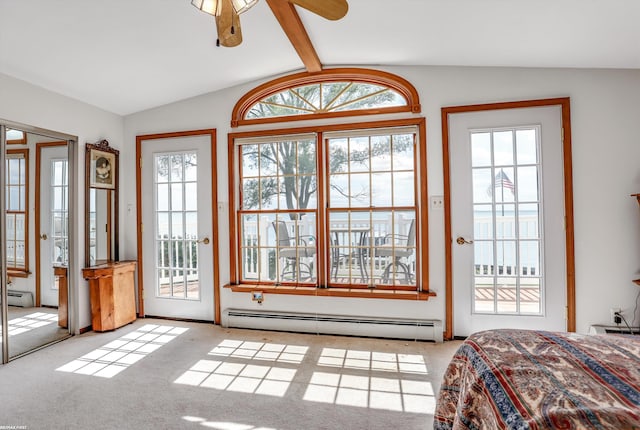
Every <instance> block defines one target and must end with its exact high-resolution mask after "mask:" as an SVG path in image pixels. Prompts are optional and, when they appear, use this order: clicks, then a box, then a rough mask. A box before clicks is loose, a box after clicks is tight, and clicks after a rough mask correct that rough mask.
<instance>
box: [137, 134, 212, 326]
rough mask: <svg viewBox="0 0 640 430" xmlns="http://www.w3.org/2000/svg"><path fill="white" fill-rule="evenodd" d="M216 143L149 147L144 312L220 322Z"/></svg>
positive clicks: (197, 139) (202, 140)
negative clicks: (216, 291)
mask: <svg viewBox="0 0 640 430" xmlns="http://www.w3.org/2000/svg"><path fill="white" fill-rule="evenodd" d="M212 145H213V144H212V138H211V135H209V134H202V135H186V136H177V137H170V138H157V139H150V140H145V141H143V144H142V170H141V177H142V183H141V200H142V223H143V226H142V227H143V228H142V246H143V250H142V265H141V266H142V274H143V285H144V297H143V300H144V312H145V314H147V315H151V316H161V317H171V318H188V319H197V320H203V321H213V320H214V309H215V304H214V261H213V255H214V251H213V245H214V236H213V234H214V233H215V232H214V230H213V207H212V175H215V170H213V169H212V153H211V151H212V149H214V148H212Z"/></svg>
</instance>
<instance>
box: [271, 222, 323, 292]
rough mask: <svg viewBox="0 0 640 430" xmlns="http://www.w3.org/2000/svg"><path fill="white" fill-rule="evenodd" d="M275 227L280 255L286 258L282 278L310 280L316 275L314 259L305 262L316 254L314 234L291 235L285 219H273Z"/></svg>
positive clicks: (281, 273)
mask: <svg viewBox="0 0 640 430" xmlns="http://www.w3.org/2000/svg"><path fill="white" fill-rule="evenodd" d="M272 225H273V229H274V230H275V232H276V239H277V243H278V257H279V258H281V259H284V265H283V267H282V270H281V272H280V278H281V279H286V278H289V280H291V281H302V280H308V279H311V278H313V277H314V273H313V259H312V260H311V261H310V262H305V261H304V259H309V258H313V256H314V255H315V254H316V246H315V243H312V242H315V237H314V236H298V241H297V243H296V240H295V237H291V236H289V229H288V228H287V224H286V223H285V222H284V221H273V222H272Z"/></svg>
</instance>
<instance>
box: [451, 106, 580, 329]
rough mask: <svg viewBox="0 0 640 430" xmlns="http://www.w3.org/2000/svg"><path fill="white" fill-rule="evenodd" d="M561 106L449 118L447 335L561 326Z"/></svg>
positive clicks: (563, 281)
mask: <svg viewBox="0 0 640 430" xmlns="http://www.w3.org/2000/svg"><path fill="white" fill-rule="evenodd" d="M561 121H562V117H561V111H560V107H559V106H549V107H540V108H520V109H502V110H496V111H491V110H489V111H481V112H468V113H457V114H450V115H449V136H450V144H449V152H450V154H449V155H450V157H449V159H450V176H449V179H450V184H451V188H450V189H451V233H452V237H451V241H452V248H451V250H452V268H453V269H452V280H453V309H454V311H453V334H454V335H455V336H468V335H469V334H471V333H473V332H476V331H479V330H488V329H495V328H525V329H526V328H529V329H542V330H565V329H566V319H565V307H566V303H567V301H566V300H567V299H566V291H567V289H566V285H567V281H566V280H567V274H566V264H567V260H566V253H565V246H566V243H565V231H564V221H565V217H564V215H565V214H564V186H563V184H564V173H563V167H564V166H563V153H562V140H561V135H562V133H561V131H562V122H561Z"/></svg>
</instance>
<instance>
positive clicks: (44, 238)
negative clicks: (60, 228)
mask: <svg viewBox="0 0 640 430" xmlns="http://www.w3.org/2000/svg"><path fill="white" fill-rule="evenodd" d="M40 239H42V240H47V239H48V237H47V235H46V234H41V235H40Z"/></svg>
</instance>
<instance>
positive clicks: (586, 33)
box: [0, 0, 640, 115]
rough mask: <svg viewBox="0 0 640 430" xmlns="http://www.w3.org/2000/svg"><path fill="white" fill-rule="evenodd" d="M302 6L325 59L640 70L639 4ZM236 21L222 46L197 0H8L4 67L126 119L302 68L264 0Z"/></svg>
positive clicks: (488, 1) (1, 19)
mask: <svg viewBox="0 0 640 430" xmlns="http://www.w3.org/2000/svg"><path fill="white" fill-rule="evenodd" d="M272 1H273V0H272ZM319 1H322V0H319ZM296 10H297V11H298V13H299V15H300V18H301V21H302V23H303V24H304V27H305V28H306V31H307V33H308V35H309V38H310V40H311V42H312V44H313V46H314V47H315V50H316V52H317V55H318V58H319V59H320V62H321V63H322V65H323V66H324V67H331V66H338V65H340V66H341V65H363V66H376V65H461V66H512V67H564V68H574V67H575V68H626V69H640V48H638V46H640V45H639V43H638V41H639V40H640V25H638V22H640V1H638V0H615V1H611V0H561V1H559V0H537V1H532V0H447V1H444V0H349V12H348V13H347V16H346V17H344V18H343V19H341V20H339V21H327V20H324V19H322V18H320V17H318V16H317V15H314V14H312V13H309V12H307V11H305V10H304V9H300V8H296ZM240 19H241V22H242V33H243V42H242V44H241V45H240V46H238V47H234V48H224V47H216V44H215V42H216V29H215V21H214V19H213V17H212V16H210V15H207V14H205V13H202V12H200V11H198V10H197V9H196V8H194V7H192V6H191V4H190V0H56V1H52V0H30V1H20V0H0V73H4V74H6V75H9V76H13V77H16V78H19V79H23V80H25V81H28V82H30V83H33V84H35V85H38V86H41V87H44V88H46V89H49V90H52V91H54V92H57V93H61V94H64V95H66V96H69V97H72V98H75V99H79V100H81V101H84V102H87V103H89V104H92V105H95V106H98V107H101V108H103V109H106V110H108V111H111V112H115V113H117V114H121V115H126V114H129V113H133V112H137V111H140V110H144V109H148V108H152V107H155V106H159V105H162V104H166V103H170V102H173V101H176V100H181V99H184V98H188V97H192V96H196V95H199V94H203V93H207V92H210V91H215V90H220V89H223V88H227V87H230V86H234V85H237V84H241V83H245V82H248V81H252V80H255V79H261V78H266V77H270V76H273V75H278V74H282V73H288V72H293V71H300V70H303V69H304V65H303V62H302V60H301V59H300V57H299V56H298V55H297V54H296V51H295V50H294V48H293V47H292V45H291V43H290V42H289V40H288V38H287V36H286V35H285V33H284V32H283V30H282V28H281V27H280V25H279V24H278V21H277V20H276V18H275V16H274V14H273V13H272V11H271V9H270V7H269V5H268V4H267V1H266V0H260V1H259V2H258V4H257V5H256V6H255V7H253V8H252V9H250V10H249V11H247V12H246V13H244V14H242V15H240Z"/></svg>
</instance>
